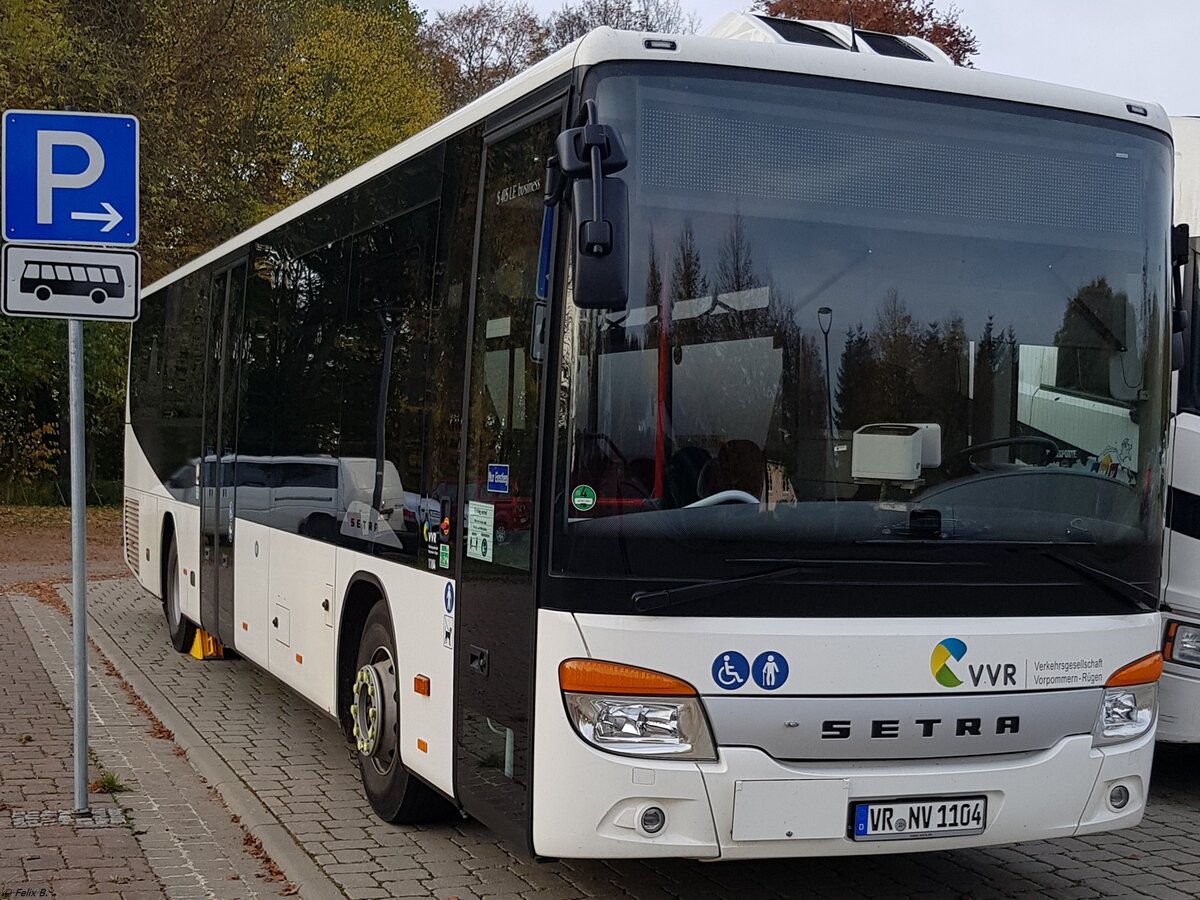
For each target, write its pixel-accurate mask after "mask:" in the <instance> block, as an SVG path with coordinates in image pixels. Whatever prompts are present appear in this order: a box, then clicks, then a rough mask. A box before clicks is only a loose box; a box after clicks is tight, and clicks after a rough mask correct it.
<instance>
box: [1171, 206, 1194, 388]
mask: <svg viewBox="0 0 1200 900" xmlns="http://www.w3.org/2000/svg"><path fill="white" fill-rule="evenodd" d="M1190 255H1191V230H1190V229H1189V228H1188V226H1187V224H1186V223H1185V224H1182V225H1176V226H1175V227H1174V228H1172V229H1171V269H1172V276H1173V278H1172V280H1173V282H1174V285H1175V303H1174V305H1173V306H1172V308H1171V371H1173V372H1178V371H1179V370H1180V369H1182V368H1183V367H1184V363H1185V362H1186V361H1187V341H1185V340H1184V334H1185V333H1186V332H1187V330H1188V309H1187V302H1186V300H1185V298H1184V296H1183V270H1184V269H1185V268H1186V267H1187V264H1188V258H1189V256H1190ZM1192 277H1193V278H1195V277H1196V275H1193V276H1192Z"/></svg>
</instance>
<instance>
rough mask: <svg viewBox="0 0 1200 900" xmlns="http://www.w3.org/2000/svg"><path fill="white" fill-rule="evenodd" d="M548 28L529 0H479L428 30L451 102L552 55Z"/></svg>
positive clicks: (424, 36)
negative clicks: (548, 54) (547, 55)
mask: <svg viewBox="0 0 1200 900" xmlns="http://www.w3.org/2000/svg"><path fill="white" fill-rule="evenodd" d="M548 37H549V33H548V30H547V27H546V26H545V25H543V24H542V22H541V21H540V20H539V19H538V17H537V15H536V14H535V13H534V12H533V10H532V9H531V8H530V6H529V5H528V4H527V3H525V2H524V0H513V2H506V0H479V2H477V3H475V4H473V5H472V4H467V5H465V6H460V7H459V8H458V9H456V10H453V11H450V12H439V13H438V14H437V17H436V18H435V19H434V20H433V22H432V23H431V24H429V25H427V26H426V27H425V28H424V29H422V33H421V40H422V42H423V43H424V46H425V50H426V55H427V56H428V57H429V58H430V60H431V61H432V63H433V65H434V67H435V71H436V72H437V76H438V78H437V80H438V83H439V84H440V85H441V86H442V93H443V95H444V96H445V100H446V105H447V106H448V107H449V108H457V107H459V106H462V105H463V104H465V103H469V102H470V101H471V100H474V99H475V98H476V97H478V96H480V95H481V94H484V93H486V92H487V91H490V90H491V89H492V88H494V87H496V86H497V85H498V84H501V83H503V82H505V81H507V80H508V79H509V78H512V77H513V76H514V75H516V74H517V73H518V72H521V71H522V70H524V69H527V68H528V67H529V66H531V65H533V64H534V63H535V62H537V61H538V60H539V59H541V58H542V57H543V56H545V55H546V51H547V46H548V45H547V39H548Z"/></svg>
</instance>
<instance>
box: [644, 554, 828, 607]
mask: <svg viewBox="0 0 1200 900" xmlns="http://www.w3.org/2000/svg"><path fill="white" fill-rule="evenodd" d="M817 568H824V566H820V565H815V566H814V565H792V566H784V567H783V568H782V569H768V570H767V571H765V572H759V573H758V574H757V575H747V576H745V577H744V578H722V579H720V580H719V581H703V582H700V583H699V584H685V585H684V586H682V587H677V588H668V589H666V590H663V591H635V592H634V594H633V597H632V598H631V599H632V600H633V608H634V609H636V610H637V611H638V612H655V611H656V610H660V609H667V608H668V607H671V606H679V605H680V604H682V603H688V602H690V601H692V600H702V599H704V598H705V597H713V596H716V595H717V594H723V593H725V592H726V591H728V590H730V589H732V588H738V587H741V586H742V585H744V584H756V583H758V582H760V581H774V580H776V579H779V578H787V577H788V576H789V575H798V574H799V573H800V572H803V571H805V570H806V569H817Z"/></svg>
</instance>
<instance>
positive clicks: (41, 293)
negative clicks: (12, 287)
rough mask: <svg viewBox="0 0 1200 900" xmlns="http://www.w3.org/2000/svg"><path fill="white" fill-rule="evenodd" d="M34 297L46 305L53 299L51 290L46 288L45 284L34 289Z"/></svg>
mask: <svg viewBox="0 0 1200 900" xmlns="http://www.w3.org/2000/svg"><path fill="white" fill-rule="evenodd" d="M33 296H35V297H37V298H38V299H39V300H41V301H42V302H43V303H45V302H46V301H47V300H49V299H50V297H51V292H50V288H48V287H46V285H44V284H39V285H38V286H37V287H35V288H34V289H33Z"/></svg>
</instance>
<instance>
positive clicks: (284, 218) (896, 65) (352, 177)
mask: <svg viewBox="0 0 1200 900" xmlns="http://www.w3.org/2000/svg"><path fill="white" fill-rule="evenodd" d="M726 18H728V17H726ZM724 22H725V19H723V20H722V22H719V23H718V26H721V25H722V23H724ZM649 38H669V39H670V40H671V41H673V42H674V44H675V49H673V50H665V49H655V48H650V47H647V46H646V43H647V40H648V39H649ZM617 60H626V61H629V60H644V61H664V62H692V63H707V64H710V65H718V66H728V67H735V68H743V69H761V70H764V71H772V72H792V73H797V74H806V75H819V76H823V77H827V78H837V79H843V80H847V81H860V82H864V83H871V84H886V85H895V86H899V87H910V88H917V89H923V90H929V91H938V92H943V93H949V94H958V95H961V96H965V97H984V98H991V99H997V100H1008V101H1013V102H1018V103H1027V104H1031V105H1034V106H1043V107H1047V108H1051V109H1063V110H1072V111H1076V112H1084V113H1091V114H1094V115H1099V116H1105V117H1108V118H1112V119H1117V120H1121V121H1125V122H1132V123H1135V124H1138V125H1147V126H1149V127H1152V128H1156V129H1158V130H1160V131H1162V132H1164V133H1166V134H1168V135H1169V134H1170V133H1171V127H1170V124H1169V121H1168V118H1167V114H1166V113H1165V112H1164V111H1163V109H1162V107H1160V106H1159V105H1158V104H1155V103H1148V102H1145V101H1142V100H1130V99H1129V98H1124V97H1115V96H1111V95H1108V94H1101V93H1097V92H1095V91H1088V90H1083V89H1081V88H1072V87H1066V86H1064V85H1057V84H1050V83H1047V82H1041V81H1033V80H1030V79H1026V78H1017V77H1014V76H1011V75H999V74H995V73H992V72H981V71H979V70H977V69H969V68H963V67H960V66H952V65H931V64H930V63H928V62H923V61H921V62H918V61H915V60H909V59H896V58H893V57H889V56H881V55H876V54H873V53H852V52H843V51H839V50H835V49H830V48H828V47H815V46H811V45H806V44H795V43H788V42H775V43H772V42H764V41H761V40H745V39H738V38H731V37H710V36H702V35H662V34H654V33H650V32H633V31H616V30H614V29H612V28H608V27H601V28H597V29H595V30H594V31H591V32H589V33H588V34H586V35H584V36H583V37H582V38H580V39H579V40H577V41H575V42H573V43H571V44H568V45H567V46H566V47H563V48H562V49H561V50H559V51H557V52H555V53H553V54H551V55H550V56H548V57H546V58H545V59H543V60H542V61H541V62H538V63H536V64H534V65H533V66H531V67H530V68H528V69H526V70H525V71H524V72H521V73H520V74H519V75H517V76H515V77H514V78H512V79H510V80H508V81H506V82H505V83H504V84H501V85H499V86H497V87H495V88H493V89H492V90H491V91H488V92H487V93H486V94H484V95H483V96H481V97H479V98H477V99H476V100H473V101H472V102H471V103H468V104H467V105H466V106H464V107H462V108H461V109H458V110H456V111H455V112H453V113H451V114H449V115H448V116H446V117H445V118H443V119H441V120H439V121H438V122H436V123H434V124H433V125H431V126H429V127H428V128H426V129H424V130H423V131H421V132H419V133H417V134H415V135H413V136H412V137H410V138H408V139H407V140H405V141H403V142H401V143H399V144H397V145H396V146H395V147H392V148H391V149H389V150H386V151H384V152H383V153H381V154H380V155H379V156H377V157H375V158H374V159H372V160H369V161H368V162H366V163H364V164H363V165H361V166H359V167H358V168H356V169H353V170H351V171H350V172H347V173H346V174H345V175H343V176H341V177H340V178H337V179H335V180H334V181H331V182H330V183H329V184H327V185H325V186H324V187H322V188H319V189H318V190H316V191H314V192H313V193H311V194H309V195H308V196H307V197H304V198H303V199H301V200H298V201H297V202H295V203H293V204H292V205H290V206H288V207H285V208H284V209H282V210H280V211H279V212H277V213H275V214H274V215H273V216H270V217H269V218H267V219H264V220H263V221H262V222H259V223H258V224H256V225H254V226H252V227H250V228H249V229H247V230H246V231H243V232H242V233H241V234H238V235H236V236H234V237H232V238H230V239H229V240H227V241H225V242H224V243H222V244H220V245H219V246H217V247H215V248H214V249H212V250H210V251H209V252H207V253H205V254H203V255H202V256H200V257H198V258H196V259H194V260H192V261H191V262H189V263H186V264H185V265H183V266H182V267H180V268H178V269H176V270H175V271H174V272H171V273H170V274H169V275H166V276H164V277H162V278H160V279H158V280H157V281H155V282H154V283H152V284H150V285H149V286H148V287H146V288H145V289H144V290H143V296H147V295H149V294H152V293H154V292H155V291H157V290H159V289H161V288H163V287H166V286H167V285H169V284H171V283H172V282H174V281H176V280H178V279H180V278H183V277H184V276H186V275H189V274H191V273H192V272H194V271H196V270H198V269H200V268H203V267H204V266H206V265H208V264H209V263H211V262H215V261H216V260H219V259H221V258H222V257H224V256H225V255H227V254H229V253H232V252H234V251H235V250H237V249H238V248H239V247H242V246H244V245H246V244H249V243H250V242H252V241H254V240H257V239H258V238H260V237H262V236H263V235H265V234H268V233H270V232H271V231H273V230H275V229H276V228H278V227H280V226H281V225H284V224H286V223H287V222H290V221H291V220H293V219H295V218H298V217H299V216H301V215H303V214H305V213H306V212H308V211H310V210H312V209H315V208H316V207H318V206H320V205H321V204H322V203H325V202H327V201H329V200H332V199H333V198H335V197H338V196H339V195H341V194H343V193H345V192H347V191H349V190H350V189H352V188H354V187H356V186H357V185H359V184H362V183H364V182H366V181H369V180H370V179H372V178H374V177H375V176H377V175H379V174H381V173H383V172H385V171H387V170H388V169H390V168H392V167H393V166H395V165H397V164H398V163H400V162H403V161H404V160H406V159H408V158H410V157H413V156H416V155H417V154H419V153H421V152H422V151H424V150H427V149H429V148H430V147H433V146H435V145H437V144H438V143H440V142H441V141H444V140H446V139H447V138H449V137H452V136H453V135H455V134H457V133H458V132H460V131H462V130H464V129H466V128H469V127H470V126H472V125H474V124H476V123H478V122H480V121H482V120H483V119H486V118H487V117H488V116H489V115H491V114H492V113H495V112H498V111H499V110H501V109H503V108H504V107H505V106H507V105H508V104H510V103H512V102H514V101H515V100H518V99H520V98H521V97H523V96H525V95H527V94H529V93H531V92H533V91H534V90H536V89H537V88H539V87H541V86H542V85H544V84H548V83H550V82H552V81H554V80H555V79H556V78H558V77H560V76H562V75H563V74H565V73H567V72H569V71H571V70H572V69H573V68H576V67H590V66H594V65H598V64H600V63H603V62H610V61H617ZM1131 106H1132V107H1133V108H1130V107H1131ZM1135 109H1136V110H1140V111H1141V112H1135V111H1134V110H1135Z"/></svg>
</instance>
